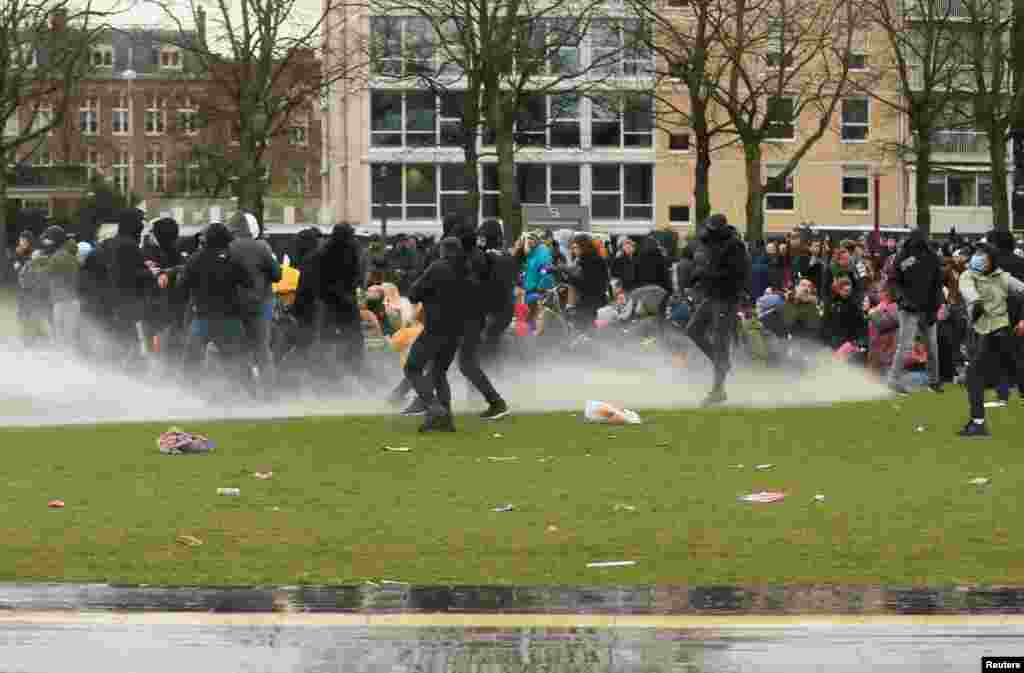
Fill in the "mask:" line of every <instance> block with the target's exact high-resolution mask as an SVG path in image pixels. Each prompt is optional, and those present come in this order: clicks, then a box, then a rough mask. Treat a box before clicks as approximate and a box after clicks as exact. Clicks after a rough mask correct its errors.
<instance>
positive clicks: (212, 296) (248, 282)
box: [179, 248, 252, 319]
mask: <svg viewBox="0 0 1024 673" xmlns="http://www.w3.org/2000/svg"><path fill="white" fill-rule="evenodd" d="M179 282H180V286H181V288H182V289H183V290H185V291H186V292H188V295H189V298H190V299H191V301H192V306H193V308H194V309H195V313H196V317H198V318H204V319H224V318H240V317H241V315H242V303H241V299H240V294H239V291H240V290H241V289H242V288H249V287H251V286H252V279H251V278H250V277H249V272H248V271H247V270H246V268H245V266H244V265H243V264H242V263H241V262H239V261H237V260H235V259H232V257H231V254H230V253H229V252H228V250H227V248H203V249H202V250H200V251H199V252H197V253H196V254H194V255H192V257H190V258H189V260H188V262H187V263H186V264H185V268H184V269H183V270H182V272H181V278H180V281H179Z"/></svg>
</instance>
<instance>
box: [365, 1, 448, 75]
mask: <svg viewBox="0 0 1024 673" xmlns="http://www.w3.org/2000/svg"><path fill="white" fill-rule="evenodd" d="M370 49H371V54H372V59H371V62H372V63H373V72H374V74H376V75H386V76H393V77H397V76H402V75H415V74H424V73H433V72H434V51H435V49H434V27H433V25H431V23H430V21H428V20H427V19H424V18H422V17H396V16H375V17H373V18H372V19H370Z"/></svg>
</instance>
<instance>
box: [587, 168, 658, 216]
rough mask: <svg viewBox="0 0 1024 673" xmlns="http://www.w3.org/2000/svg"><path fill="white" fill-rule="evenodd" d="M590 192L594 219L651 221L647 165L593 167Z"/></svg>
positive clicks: (650, 180)
mask: <svg viewBox="0 0 1024 673" xmlns="http://www.w3.org/2000/svg"><path fill="white" fill-rule="evenodd" d="M591 192H592V193H591V196H590V202H591V216H592V217H593V218H594V219H606V220H607V219H612V220H640V219H642V220H650V219H652V218H653V217H654V167H653V166H651V165H650V164H594V165H593V166H592V168H591Z"/></svg>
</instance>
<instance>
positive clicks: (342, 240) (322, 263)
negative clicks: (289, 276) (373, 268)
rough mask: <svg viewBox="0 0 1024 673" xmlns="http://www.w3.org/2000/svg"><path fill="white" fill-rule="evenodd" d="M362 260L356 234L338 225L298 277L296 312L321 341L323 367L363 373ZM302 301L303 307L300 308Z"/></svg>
mask: <svg viewBox="0 0 1024 673" xmlns="http://www.w3.org/2000/svg"><path fill="white" fill-rule="evenodd" d="M361 265H362V258H361V254H360V249H359V243H358V242H357V241H356V239H355V231H354V230H353V229H352V226H351V225H349V224H346V223H342V224H338V225H335V227H334V229H333V230H332V231H331V236H330V238H329V239H328V241H327V244H326V245H324V246H323V247H322V248H320V249H319V250H317V251H316V252H315V253H313V255H312V256H311V257H310V259H309V263H308V264H307V265H306V268H305V270H304V271H303V272H302V275H301V276H300V277H299V290H298V299H297V301H296V309H297V311H300V312H301V313H302V316H301V318H300V322H306V321H309V320H310V317H311V316H310V315H309V310H310V309H311V308H312V309H314V310H313V316H312V323H313V325H314V329H315V333H316V336H317V337H318V338H319V340H320V344H321V347H322V348H321V351H320V357H321V359H322V362H321V364H322V366H323V367H324V368H325V369H324V371H326V372H336V374H335V375H334V376H337V375H338V374H337V368H338V364H339V363H344V364H345V365H347V366H350V367H351V370H352V372H353V373H354V374H356V375H357V376H362V374H363V364H364V360H365V353H364V351H365V348H364V340H363V331H362V324H361V322H360V319H359V304H358V301H357V299H356V291H357V290H358V289H359V287H361V285H362V282H361V281H362V275H361V274H362V271H361ZM299 302H302V305H301V306H299Z"/></svg>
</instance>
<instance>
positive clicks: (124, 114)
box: [110, 93, 132, 136]
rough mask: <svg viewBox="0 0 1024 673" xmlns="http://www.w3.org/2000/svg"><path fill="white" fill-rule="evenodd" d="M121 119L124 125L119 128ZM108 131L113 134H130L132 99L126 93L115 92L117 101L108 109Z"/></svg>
mask: <svg viewBox="0 0 1024 673" xmlns="http://www.w3.org/2000/svg"><path fill="white" fill-rule="evenodd" d="M122 121H123V122H124V127H123V128H120V124H119V122H122ZM110 132H111V133H112V134H113V135H115V136H130V135H131V134H132V99H131V97H130V96H129V95H128V94H125V93H118V94H117V103H116V104H115V106H114V107H113V108H112V109H111V111H110Z"/></svg>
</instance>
